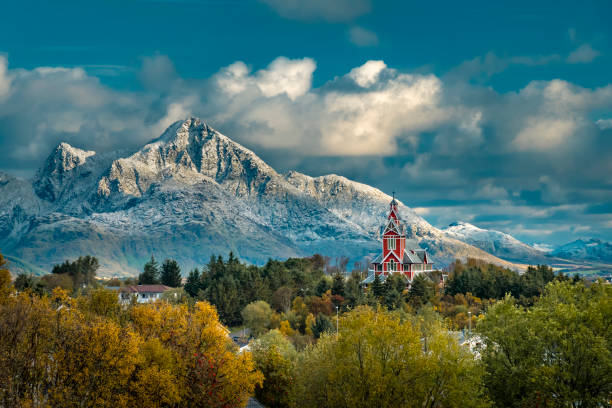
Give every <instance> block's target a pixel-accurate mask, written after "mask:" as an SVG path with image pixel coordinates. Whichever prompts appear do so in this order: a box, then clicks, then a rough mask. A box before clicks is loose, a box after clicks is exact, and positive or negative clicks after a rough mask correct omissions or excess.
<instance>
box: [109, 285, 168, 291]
mask: <svg viewBox="0 0 612 408" xmlns="http://www.w3.org/2000/svg"><path fill="white" fill-rule="evenodd" d="M170 289H172V288H171V287H169V286H166V285H132V286H124V287H122V288H121V292H127V293H164V292H165V291H167V290H170Z"/></svg>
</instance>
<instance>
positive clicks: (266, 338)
mask: <svg viewBox="0 0 612 408" xmlns="http://www.w3.org/2000/svg"><path fill="white" fill-rule="evenodd" d="M251 352H252V353H253V359H254V360H255V364H256V365H257V369H259V370H260V371H261V372H262V374H263V375H264V381H263V384H262V385H261V386H258V387H256V388H255V397H256V398H257V400H258V401H259V402H261V403H262V404H264V405H265V406H267V407H271V408H272V407H275V408H276V407H278V408H280V407H287V406H289V405H290V392H291V389H292V388H293V364H294V360H295V357H296V355H297V353H296V351H295V348H294V347H293V345H292V344H291V342H290V341H289V340H287V338H286V337H285V336H284V335H283V334H282V333H281V332H280V331H278V330H271V331H269V332H268V333H267V334H265V335H263V336H261V337H260V338H259V339H257V340H255V341H254V342H253V343H252V346H251Z"/></svg>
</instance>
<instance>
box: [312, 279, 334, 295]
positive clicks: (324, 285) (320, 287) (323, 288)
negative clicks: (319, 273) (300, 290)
mask: <svg viewBox="0 0 612 408" xmlns="http://www.w3.org/2000/svg"><path fill="white" fill-rule="evenodd" d="M329 289H331V287H330V286H329V281H328V280H327V279H326V278H325V277H323V278H321V280H320V281H319V283H318V284H317V287H316V288H315V294H316V295H317V296H321V295H322V294H324V293H325V292H327V291H328V290H329Z"/></svg>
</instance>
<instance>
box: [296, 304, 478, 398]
mask: <svg viewBox="0 0 612 408" xmlns="http://www.w3.org/2000/svg"><path fill="white" fill-rule="evenodd" d="M429 326H430V328H428V329H424V328H421V327H418V326H416V324H413V323H411V322H410V321H408V320H406V319H402V318H400V316H399V315H397V314H393V313H390V312H387V311H385V310H373V309H371V308H369V307H359V308H357V309H355V310H354V311H352V312H350V313H347V314H345V315H344V316H343V317H342V319H341V320H340V333H339V335H338V336H336V335H335V334H333V335H331V334H324V335H322V336H321V338H320V340H319V342H318V343H316V344H315V345H313V346H310V347H308V348H306V350H305V351H304V352H302V353H301V354H300V355H299V357H298V359H297V364H296V368H295V382H296V385H295V387H294V389H293V398H292V401H293V405H294V406H297V407H312V406H325V407H330V408H334V407H347V406H351V407H352V406H354V407H373V406H376V407H417V406H419V407H463V406H470V407H479V406H486V405H487V402H486V401H485V400H484V399H483V398H482V394H483V392H482V391H483V390H482V382H481V378H482V369H481V368H480V366H479V365H478V363H477V362H476V361H475V360H474V358H473V356H472V355H471V354H469V352H467V351H466V350H464V349H462V348H460V347H459V346H458V344H457V342H456V339H454V338H452V337H451V336H449V335H448V334H447V333H446V330H445V329H444V328H443V327H442V326H440V325H439V324H438V325H435V324H430V325H429ZM423 332H425V333H423Z"/></svg>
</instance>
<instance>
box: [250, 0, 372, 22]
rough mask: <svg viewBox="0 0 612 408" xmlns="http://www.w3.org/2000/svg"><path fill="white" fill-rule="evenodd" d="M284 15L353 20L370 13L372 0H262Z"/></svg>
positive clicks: (303, 18)
mask: <svg viewBox="0 0 612 408" xmlns="http://www.w3.org/2000/svg"><path fill="white" fill-rule="evenodd" d="M260 1H261V2H262V3H265V4H267V5H268V6H270V7H271V8H272V9H273V10H275V11H276V12H277V13H278V14H280V15H281V16H283V17H286V18H291V19H296V20H306V21H308V20H327V21H335V22H339V21H351V20H353V19H355V18H357V17H359V16H361V15H364V14H366V13H369V12H370V10H371V8H372V5H371V3H370V0H332V1H329V0H308V1H303V0H260Z"/></svg>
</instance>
